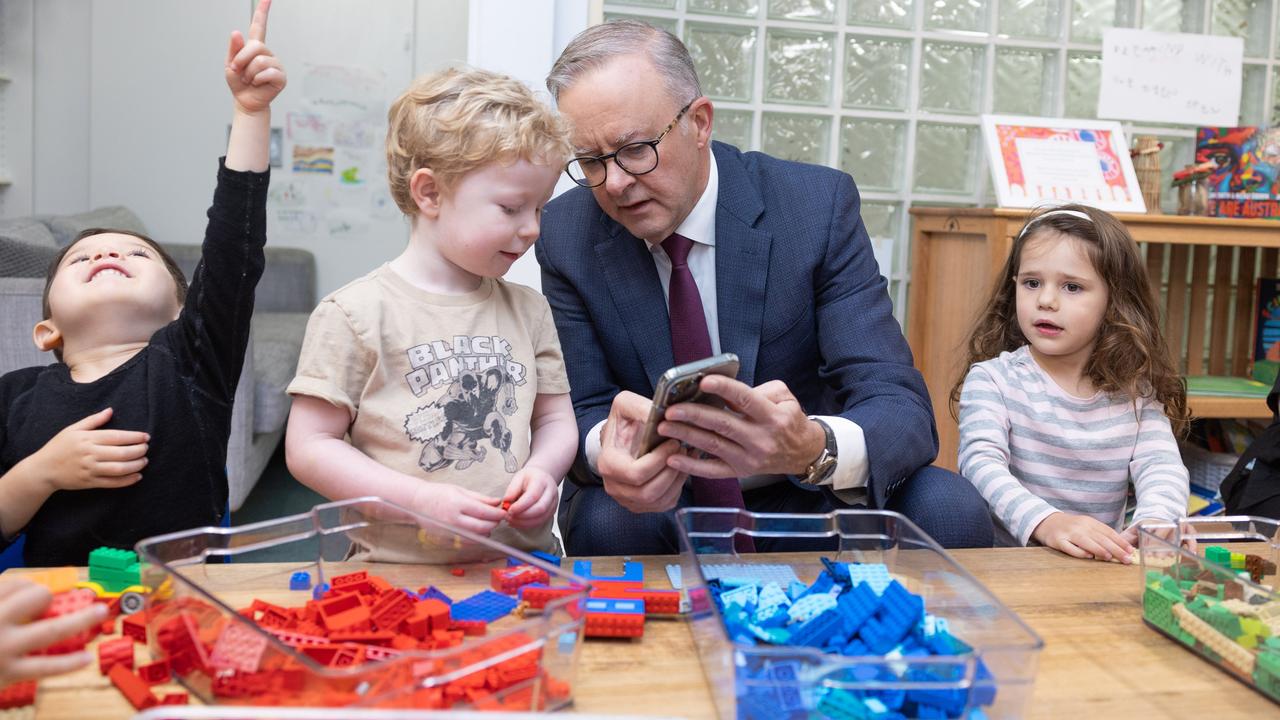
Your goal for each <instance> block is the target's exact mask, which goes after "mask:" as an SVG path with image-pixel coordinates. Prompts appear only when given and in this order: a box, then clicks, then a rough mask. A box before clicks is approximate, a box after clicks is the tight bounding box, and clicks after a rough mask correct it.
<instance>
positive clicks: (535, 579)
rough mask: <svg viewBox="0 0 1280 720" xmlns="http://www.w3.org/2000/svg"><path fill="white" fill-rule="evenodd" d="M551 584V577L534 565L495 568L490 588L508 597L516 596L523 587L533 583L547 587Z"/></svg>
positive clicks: (490, 579) (490, 580)
mask: <svg viewBox="0 0 1280 720" xmlns="http://www.w3.org/2000/svg"><path fill="white" fill-rule="evenodd" d="M549 582H551V577H550V576H549V575H548V574H547V571H546V570H543V569H542V568H538V567H534V566H532V565H515V566H512V567H505V568H493V569H492V570H490V571H489V584H490V586H492V587H493V589H494V590H497V591H498V592H500V593H505V594H507V595H515V594H516V592H517V591H518V590H519V589H520V588H521V587H523V586H525V585H529V584H531V583H541V584H542V585H546V584H547V583H549Z"/></svg>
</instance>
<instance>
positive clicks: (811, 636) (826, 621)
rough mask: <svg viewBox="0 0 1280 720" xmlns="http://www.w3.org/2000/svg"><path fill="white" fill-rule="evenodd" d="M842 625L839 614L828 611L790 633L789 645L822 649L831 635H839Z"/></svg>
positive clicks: (842, 620) (842, 621)
mask: <svg viewBox="0 0 1280 720" xmlns="http://www.w3.org/2000/svg"><path fill="white" fill-rule="evenodd" d="M843 623H844V619H843V618H841V617H840V613H838V612H835V611H830V610H829V611H827V612H824V613H822V614H821V615H818V616H816V617H814V618H812V619H811V620H809V621H808V622H806V623H805V624H803V625H801V626H800V627H799V629H797V630H796V631H795V632H794V633H792V635H791V644H792V645H804V646H806V647H822V646H823V645H825V644H826V643H827V641H828V640H830V639H831V636H832V635H836V634H838V633H839V631H840V627H841V625H842V624H843Z"/></svg>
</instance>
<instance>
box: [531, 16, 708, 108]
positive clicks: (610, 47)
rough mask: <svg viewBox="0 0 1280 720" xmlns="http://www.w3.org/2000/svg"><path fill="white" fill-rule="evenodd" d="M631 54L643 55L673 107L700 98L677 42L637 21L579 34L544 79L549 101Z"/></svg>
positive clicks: (681, 45) (688, 62)
mask: <svg viewBox="0 0 1280 720" xmlns="http://www.w3.org/2000/svg"><path fill="white" fill-rule="evenodd" d="M632 53H643V54H644V55H645V56H647V57H648V58H649V62H651V63H653V66H654V67H655V68H657V70H658V73H659V74H660V75H662V81H663V84H664V85H665V86H666V88H667V92H668V93H670V95H671V99H672V100H673V101H675V102H676V103H678V104H680V105H684V104H685V103H687V102H689V101H691V100H694V99H696V98H698V97H701V96H702V86H701V85H700V84H699V83H698V70H697V69H696V68H695V67H694V66H693V58H692V57H690V56H689V49H688V48H686V47H685V46H684V43H682V42H680V38H678V37H676V36H675V35H672V34H671V33H669V32H667V31H666V30H663V29H662V28H657V27H654V26H652V25H650V24H648V23H644V22H640V21H638V20H615V21H613V22H607V23H602V24H600V25H595V26H593V27H589V28H587V29H586V30H583V31H582V32H580V33H578V36H577V37H575V38H574V39H573V40H571V41H570V42H569V45H568V46H567V47H566V48H565V49H564V52H562V53H560V58H559V59H558V60H556V64H555V66H554V67H552V68H551V74H549V75H547V90H549V91H551V97H553V98H556V99H557V100H559V99H560V93H561V92H562V91H564V90H566V89H568V88H569V87H570V86H571V85H573V83H574V82H576V81H577V80H578V78H580V77H581V76H582V75H583V74H584V73H587V72H590V71H592V70H595V69H597V68H599V67H601V66H603V65H604V64H605V63H607V62H608V61H610V60H612V59H614V58H616V57H618V56H620V55H630V54H632Z"/></svg>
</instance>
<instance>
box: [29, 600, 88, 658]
mask: <svg viewBox="0 0 1280 720" xmlns="http://www.w3.org/2000/svg"><path fill="white" fill-rule="evenodd" d="M95 602H97V596H96V595H94V594H93V591H92V590H89V589H88V588H78V589H75V590H68V591H67V592H61V593H58V594H57V595H54V596H53V601H52V602H50V603H49V607H48V608H46V609H45V611H44V613H43V614H42V615H41V616H40V617H41V619H43V618H52V617H59V616H61V615H67V614H69V613H73V612H78V611H80V610H83V609H84V608H87V607H89V606H90V605H92V604H93V603H95ZM98 630H99V628H93V629H91V630H85V631H84V632H80V633H76V634H75V635H72V636H71V637H69V638H66V639H64V640H61V641H59V642H56V643H54V644H53V645H50V646H48V647H46V648H44V649H43V650H40V651H38V652H35V653H32V654H33V655H62V654H65V653H70V652H76V651H78V650H83V649H84V646H85V645H87V644H88V643H89V641H90V640H91V639H93V636H94V635H95V634H97V632H98Z"/></svg>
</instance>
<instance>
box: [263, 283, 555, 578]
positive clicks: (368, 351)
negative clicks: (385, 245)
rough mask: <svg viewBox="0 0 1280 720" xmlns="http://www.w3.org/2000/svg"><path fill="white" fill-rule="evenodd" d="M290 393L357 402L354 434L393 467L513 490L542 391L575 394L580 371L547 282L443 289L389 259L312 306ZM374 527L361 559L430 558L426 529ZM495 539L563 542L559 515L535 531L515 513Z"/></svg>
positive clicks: (360, 445)
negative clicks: (558, 537) (560, 331)
mask: <svg viewBox="0 0 1280 720" xmlns="http://www.w3.org/2000/svg"><path fill="white" fill-rule="evenodd" d="M288 392H289V394H290V395H310V396H313V397H317V398H320V399H322V400H326V401H328V402H330V403H332V404H333V405H335V406H337V407H340V408H344V409H346V410H347V412H348V413H349V414H350V416H351V427H350V429H349V431H348V433H349V438H350V442H351V444H352V445H353V446H354V447H355V448H357V449H358V450H360V451H361V452H363V453H364V454H366V455H368V456H369V457H371V458H373V459H374V460H376V461H377V462H379V463H381V464H382V465H385V466H387V467H389V468H391V469H393V470H396V471H398V472H402V473H405V474H407V475H412V476H414V477H420V478H422V479H423V480H429V481H431V482H441V483H452V484H454V485H460V486H463V487H466V488H469V489H471V490H475V491H477V492H481V493H484V494H486V495H489V496H492V497H498V498H501V497H502V496H503V494H504V493H505V492H506V489H507V485H508V484H509V483H510V481H511V476H512V475H513V474H514V473H515V472H516V471H517V470H519V469H520V468H522V467H524V463H525V461H526V460H527V459H528V457H529V442H530V434H531V433H530V420H531V418H532V413H533V402H534V399H535V398H536V397H537V395H538V394H539V393H543V394H552V395H555V394H563V393H567V392H569V380H568V376H567V375H566V374H565V369H564V356H563V355H562V353H561V351H560V340H559V338H558V336H557V335H556V328H555V325H554V324H553V322H552V320H551V308H550V306H548V305H547V301H546V298H544V297H542V296H541V295H539V294H538V293H537V292H534V291H533V290H531V289H529V288H527V287H523V286H521V285H513V284H510V283H507V282H504V281H502V280H496V279H490V278H485V279H483V280H482V281H481V283H480V287H479V288H478V289H476V290H475V291H473V292H470V293H466V294H464V295H437V294H434V293H429V292H426V291H425V290H421V289H419V288H417V287H414V286H413V285H411V284H409V282H407V281H406V280H404V279H403V278H402V277H400V276H399V275H397V274H396V273H395V271H394V270H392V269H391V267H390V266H389V265H383V266H382V267H379V268H378V269H376V270H374V271H373V272H371V273H369V274H368V275H366V276H364V277H362V278H360V279H358V280H355V281H354V282H352V283H350V284H348V285H346V286H345V287H343V288H341V289H339V290H337V291H336V292H334V293H333V294H331V295H329V296H328V297H326V298H325V299H324V300H321V301H320V305H319V307H317V308H316V309H315V311H314V312H312V313H311V319H310V321H309V322H308V323H307V335H306V339H305V340H304V341H303V344H302V353H301V356H300V357H299V359H298V374H297V376H296V377H294V379H293V382H291V383H290V384H289V388H288ZM370 537H371V536H370V535H368V534H366V535H365V536H363V537H360V538H356V539H357V543H358V544H361V545H365V546H366V547H365V548H364V549H363V550H359V551H358V552H357V553H356V555H357V556H358V557H359V559H363V560H381V561H389V562H416V561H421V560H422V559H423V556H424V552H423V551H424V550H425V549H426V548H423V547H422V544H421V542H420V540H421V537H420V535H419V533H417V532H416V530H411V529H409V528H404V532H392V533H385V532H383V533H378V537H377V538H376V539H374V540H372V541H370V540H369V538H370ZM491 537H492V538H493V539H495V540H497V541H499V542H502V543H505V544H507V545H511V546H513V547H516V548H520V549H522V550H543V551H552V550H554V549H555V540H554V538H553V537H552V535H551V521H550V520H548V521H547V523H546V524H545V525H544V526H542V527H537V528H529V529H525V530H516V529H514V528H512V527H510V526H509V525H507V524H506V523H503V524H501V525H499V526H498V528H497V529H495V530H494V532H493V533H492V535H491ZM371 545H376V547H368V546H371ZM432 550H435V551H436V552H428V553H427V554H430V555H432V556H434V557H436V558H438V557H439V553H438V550H439V548H433V549H432ZM458 550H459V552H458V553H457V555H458V556H459V557H461V556H464V555H468V554H469V553H466V552H463V551H462V549H460V548H459V549H458Z"/></svg>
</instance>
